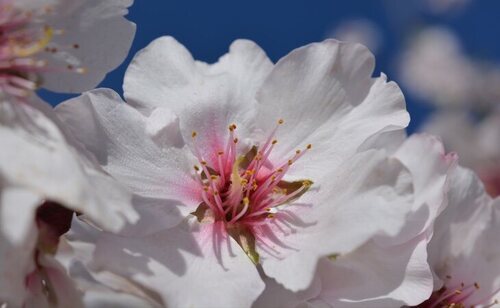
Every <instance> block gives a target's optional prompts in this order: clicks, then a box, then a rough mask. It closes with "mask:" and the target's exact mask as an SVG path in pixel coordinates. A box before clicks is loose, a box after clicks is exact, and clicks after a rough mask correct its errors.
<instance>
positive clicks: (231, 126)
mask: <svg viewBox="0 0 500 308" xmlns="http://www.w3.org/2000/svg"><path fill="white" fill-rule="evenodd" d="M235 129H236V124H234V123H233V124H231V125H229V131H231V132H232V131H233V130H235Z"/></svg>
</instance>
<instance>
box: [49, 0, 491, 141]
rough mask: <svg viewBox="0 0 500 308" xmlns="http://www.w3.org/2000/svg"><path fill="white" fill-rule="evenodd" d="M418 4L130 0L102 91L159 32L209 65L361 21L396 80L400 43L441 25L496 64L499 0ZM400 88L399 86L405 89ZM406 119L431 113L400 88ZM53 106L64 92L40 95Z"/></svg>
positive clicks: (278, 50) (277, 52) (395, 0)
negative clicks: (246, 46) (126, 46)
mask: <svg viewBox="0 0 500 308" xmlns="http://www.w3.org/2000/svg"><path fill="white" fill-rule="evenodd" d="M423 2H424V0H404V1H400V0H385V1H383V0H371V1H365V0H350V1H340V0H339V1H333V0H329V1H328V0H314V1H312V0H288V1H282V0H275V1H269V0H267V1H263V0H254V1H235V0H232V1H230V0H219V1H202V0H198V1H194V0H182V1H181V0H155V1H152V0H136V3H135V4H134V5H133V6H132V7H131V8H130V14H129V16H128V18H129V19H130V20H132V21H134V22H135V23H136V24H137V34H136V37H135V41H134V44H133V46H132V49H131V51H130V54H129V57H128V58H127V59H126V61H125V62H124V63H123V64H122V65H121V66H120V67H119V68H118V69H117V70H115V71H113V72H111V73H110V74H108V76H107V77H106V79H105V80H104V81H103V82H102V83H101V85H100V86H101V87H108V88H113V89H114V90H115V91H117V92H118V93H120V94H121V93H122V81H123V74H124V72H125V69H126V67H127V65H128V63H129V62H130V60H131V59H132V57H133V55H134V54H135V53H136V52H137V51H138V50H140V49H142V48H144V47H145V46H146V45H147V44H148V43H149V42H151V41H152V40H154V39H155V38H157V37H159V36H162V35H172V36H174V37H175V38H176V39H177V40H179V41H180V42H181V43H183V44H184V45H186V46H187V48H188V49H189V50H190V51H191V52H192V53H193V55H194V57H195V58H197V59H200V60H203V61H208V62H214V61H216V60H217V58H218V57H219V56H221V55H222V54H224V53H225V52H226V51H227V48H228V46H229V44H230V43H231V42H232V41H233V40H235V39H237V38H247V39H251V40H253V41H255V42H257V43H258V44H259V45H260V46H261V47H262V48H263V49H264V50H265V51H266V52H267V53H268V55H269V57H270V58H271V59H272V60H274V61H276V60H278V59H279V58H280V57H282V56H284V55H285V54H287V53H288V52H289V51H291V50H292V49H294V48H296V47H299V46H302V45H305V44H308V43H310V42H315V41H321V40H323V39H324V38H325V36H326V35H327V33H328V32H330V31H331V29H333V28H335V27H336V26H337V25H338V24H340V23H342V22H344V21H347V20H350V19H354V18H356V19H357V18H364V19H368V20H370V21H372V22H374V23H375V24H377V25H378V26H379V27H380V29H381V30H382V35H383V46H382V49H381V50H380V51H379V53H378V54H377V69H376V74H378V72H381V71H382V72H385V73H386V74H387V75H388V76H389V79H392V80H395V81H396V82H397V81H398V78H397V77H398V76H397V75H396V70H395V67H394V60H395V58H396V56H397V55H398V53H399V51H400V48H401V45H402V44H403V43H404V42H405V41H406V40H408V38H409V37H410V36H411V34H412V33H414V31H415V29H418V28H420V27H423V26H425V25H445V26H449V27H450V28H451V29H452V30H454V31H455V32H456V33H457V35H458V36H459V37H460V39H461V40H462V42H463V43H464V46H465V48H466V51H467V53H469V54H470V55H472V56H475V57H478V58H485V59H489V60H495V61H499V62H500V40H499V38H500V36H499V34H500V18H498V16H499V15H498V14H499V12H500V1H496V0H471V1H470V3H469V5H468V6H467V7H466V8H465V9H463V10H460V11H455V12H451V13H447V14H444V15H432V14H430V13H428V12H426V11H425V10H424V9H423V8H422V3H423ZM403 91H404V89H403ZM404 92H405V95H406V100H407V106H408V110H409V111H410V114H411V116H412V123H411V125H410V132H411V131H414V130H415V128H416V127H418V125H419V124H420V123H421V122H422V121H423V120H424V119H425V117H426V116H427V115H428V114H429V113H430V112H431V111H432V109H431V108H430V107H429V106H428V105H426V104H424V103H422V102H418V101H417V100H416V99H415V98H413V97H410V96H409V95H408V93H407V91H404ZM41 95H42V97H44V98H45V99H46V100H47V101H49V102H50V103H51V104H53V105H55V104H57V103H59V102H61V101H62V100H64V99H65V98H67V97H69V96H68V95H59V94H53V93H48V92H46V91H41Z"/></svg>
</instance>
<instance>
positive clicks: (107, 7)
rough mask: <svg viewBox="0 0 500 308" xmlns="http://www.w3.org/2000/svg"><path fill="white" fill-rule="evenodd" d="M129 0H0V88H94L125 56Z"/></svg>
mask: <svg viewBox="0 0 500 308" xmlns="http://www.w3.org/2000/svg"><path fill="white" fill-rule="evenodd" d="M131 3H132V0H107V1H101V0H65V1H63V0H36V1H32V0H0V33H1V37H0V91H2V92H4V93H9V94H10V95H13V96H16V97H25V96H27V95H29V94H30V93H31V92H32V91H33V90H35V89H37V88H38V87H39V86H43V87H45V88H47V89H50V90H53V91H59V92H75V93H76V92H81V91H84V90H88V89H91V88H93V87H95V86H96V85H97V84H98V83H99V82H100V81H101V80H102V79H103V78H104V76H105V74H106V73H107V72H109V71H110V70H112V69H114V68H115V67H117V66H118V65H119V64H120V63H121V62H122V61H123V59H125V57H126V55H127V53H128V50H129V48H130V45H131V43H132V39H133V37H134V34H135V25H134V24H133V23H131V22H129V21H127V20H126V19H125V18H124V17H123V15H125V14H126V13H127V7H128V6H130V5H131Z"/></svg>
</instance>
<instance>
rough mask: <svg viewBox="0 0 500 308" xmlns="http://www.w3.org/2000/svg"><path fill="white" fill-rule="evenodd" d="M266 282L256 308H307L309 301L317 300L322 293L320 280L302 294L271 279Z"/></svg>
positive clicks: (265, 280) (255, 304) (255, 305)
mask: <svg viewBox="0 0 500 308" xmlns="http://www.w3.org/2000/svg"><path fill="white" fill-rule="evenodd" d="M264 282H265V283H266V288H265V289H264V292H262V294H261V295H260V296H259V298H258V299H257V300H256V301H255V303H254V307H255V308H257V307H259V308H285V307H292V308H294V307H297V308H298V307H301V308H302V307H306V306H307V304H308V300H309V299H313V298H315V297H316V296H317V295H318V294H319V292H320V291H321V281H320V280H319V279H315V280H314V281H313V283H312V284H311V285H310V286H309V287H308V288H307V289H306V290H304V291H300V292H292V291H290V290H287V289H285V288H284V287H283V286H282V285H280V284H279V283H277V282H276V280H274V279H271V278H267V277H266V278H265V279H264ZM325 306H326V305H325ZM311 307H316V308H319V307H320V306H316V305H312V306H311Z"/></svg>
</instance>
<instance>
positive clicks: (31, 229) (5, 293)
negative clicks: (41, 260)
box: [0, 178, 41, 306]
mask: <svg viewBox="0 0 500 308" xmlns="http://www.w3.org/2000/svg"><path fill="white" fill-rule="evenodd" d="M0 179H1V178H0ZM0 182H1V180H0ZM40 202H41V198H40V196H38V195H37V194H35V193H33V192H31V191H29V190H25V189H22V188H16V187H2V186H0V260H2V261H1V262H0V302H7V303H10V304H11V305H14V306H21V305H22V303H23V301H24V298H25V296H26V285H25V279H26V276H27V275H28V274H29V273H30V272H31V271H33V270H34V268H35V264H34V261H33V257H34V255H33V250H34V248H35V245H36V239H37V236H38V232H37V228H36V225H35V212H36V208H37V207H38V205H39V204H40Z"/></svg>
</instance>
